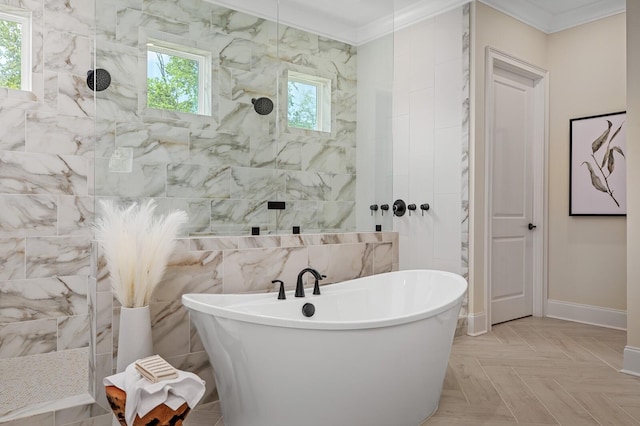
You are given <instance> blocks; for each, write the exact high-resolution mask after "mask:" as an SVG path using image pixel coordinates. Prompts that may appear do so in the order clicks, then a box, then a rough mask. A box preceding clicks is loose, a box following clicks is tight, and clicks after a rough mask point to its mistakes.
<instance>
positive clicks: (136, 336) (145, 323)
mask: <svg viewBox="0 0 640 426" xmlns="http://www.w3.org/2000/svg"><path fill="white" fill-rule="evenodd" d="M151 355H153V340H152V338H151V313H150V310H149V306H143V307H141V308H125V307H122V308H120V330H119V332H118V359H117V363H116V372H117V373H121V372H123V371H124V370H125V369H126V368H127V366H128V365H129V364H131V363H132V362H134V361H136V360H137V359H140V358H145V357H148V356H151Z"/></svg>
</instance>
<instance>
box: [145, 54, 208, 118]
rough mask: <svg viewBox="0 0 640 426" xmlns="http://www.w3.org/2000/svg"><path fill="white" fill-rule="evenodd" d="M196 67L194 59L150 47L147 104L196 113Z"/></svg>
mask: <svg viewBox="0 0 640 426" xmlns="http://www.w3.org/2000/svg"><path fill="white" fill-rule="evenodd" d="M199 68H200V67H199V62H198V61H197V60H194V59H190V58H185V57H180V56H176V55H171V54H169V53H164V52H158V51H154V50H151V49H149V51H148V64H147V106H149V107H150V108H157V109H167V110H171V111H180V112H187V113H192V114H197V113H198V112H199V93H200V88H199V82H200V69H199Z"/></svg>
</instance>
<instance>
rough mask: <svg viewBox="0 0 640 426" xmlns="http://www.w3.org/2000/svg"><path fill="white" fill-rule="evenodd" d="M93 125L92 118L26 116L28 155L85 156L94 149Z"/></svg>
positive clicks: (28, 113) (30, 114)
mask: <svg viewBox="0 0 640 426" xmlns="http://www.w3.org/2000/svg"><path fill="white" fill-rule="evenodd" d="M94 138H95V123H94V120H93V119H92V118H79V117H72V116H62V115H57V114H49V113H39V112H27V145H26V150H27V151H29V152H49V153H54V154H71V155H87V154H91V153H92V152H93V149H94Z"/></svg>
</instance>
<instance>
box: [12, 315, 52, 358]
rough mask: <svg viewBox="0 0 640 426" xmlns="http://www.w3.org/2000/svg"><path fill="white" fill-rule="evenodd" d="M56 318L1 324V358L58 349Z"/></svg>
mask: <svg viewBox="0 0 640 426" xmlns="http://www.w3.org/2000/svg"><path fill="white" fill-rule="evenodd" d="M57 334H58V327H57V323H56V319H55V318H50V319H41V320H35V321H22V322H13V323H8V324H2V325H0V358H13V357H21V356H26V355H35V354H43V353H48V352H54V351H55V350H56V338H57Z"/></svg>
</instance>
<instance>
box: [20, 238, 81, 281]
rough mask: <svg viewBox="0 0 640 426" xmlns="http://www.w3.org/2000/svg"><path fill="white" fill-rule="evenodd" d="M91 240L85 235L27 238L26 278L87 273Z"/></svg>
mask: <svg viewBox="0 0 640 426" xmlns="http://www.w3.org/2000/svg"><path fill="white" fill-rule="evenodd" d="M90 251H91V242H90V241H89V239H88V238H86V237H37V238H28V239H27V250H26V268H27V271H26V274H27V278H43V277H50V276H55V275H59V276H72V275H89V261H90Z"/></svg>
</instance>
